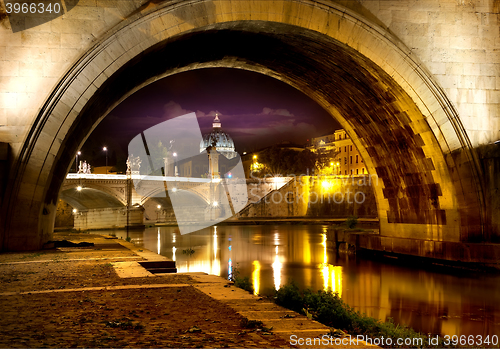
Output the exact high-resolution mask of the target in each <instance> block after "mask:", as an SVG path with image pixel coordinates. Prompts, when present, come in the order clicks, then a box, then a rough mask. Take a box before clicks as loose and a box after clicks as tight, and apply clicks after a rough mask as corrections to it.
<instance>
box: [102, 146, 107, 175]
mask: <svg viewBox="0 0 500 349" xmlns="http://www.w3.org/2000/svg"><path fill="white" fill-rule="evenodd" d="M102 150H104V152H105V153H106V174H108V148H107V147H104V148H102Z"/></svg>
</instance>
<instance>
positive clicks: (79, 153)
mask: <svg viewBox="0 0 500 349" xmlns="http://www.w3.org/2000/svg"><path fill="white" fill-rule="evenodd" d="M79 155H82V152H81V151H77V152H76V163H75V172H76V173H78V156H79Z"/></svg>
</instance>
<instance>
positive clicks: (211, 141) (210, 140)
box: [200, 113, 237, 159]
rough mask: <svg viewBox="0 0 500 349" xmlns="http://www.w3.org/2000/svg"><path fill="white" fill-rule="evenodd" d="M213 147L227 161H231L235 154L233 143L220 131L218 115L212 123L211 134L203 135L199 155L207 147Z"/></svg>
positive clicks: (229, 137)
mask: <svg viewBox="0 0 500 349" xmlns="http://www.w3.org/2000/svg"><path fill="white" fill-rule="evenodd" d="M212 145H215V149H216V150H217V152H219V153H220V154H222V155H224V156H225V157H226V158H227V159H233V158H235V157H236V155H237V153H236V152H235V151H234V142H233V139H232V138H231V136H229V135H228V134H227V133H226V132H224V131H223V130H222V127H221V122H220V119H219V114H218V113H216V114H215V119H214V121H213V123H212V132H210V133H207V134H205V135H203V140H202V141H201V142H200V153H202V152H204V151H205V150H206V149H207V148H208V147H209V146H212Z"/></svg>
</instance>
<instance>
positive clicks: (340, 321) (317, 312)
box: [276, 282, 443, 347]
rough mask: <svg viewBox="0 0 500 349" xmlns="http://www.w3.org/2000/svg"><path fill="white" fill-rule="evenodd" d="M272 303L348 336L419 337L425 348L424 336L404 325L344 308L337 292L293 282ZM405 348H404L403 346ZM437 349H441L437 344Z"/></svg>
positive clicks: (279, 291) (280, 290)
mask: <svg viewBox="0 0 500 349" xmlns="http://www.w3.org/2000/svg"><path fill="white" fill-rule="evenodd" d="M276 303H277V304H278V305H281V306H283V307H285V308H288V309H291V310H295V311H297V312H299V313H302V314H304V315H306V316H308V317H309V318H312V319H314V320H316V321H318V322H321V323H322V324H324V325H327V326H330V327H332V328H335V329H340V330H341V331H345V332H347V333H349V334H350V335H352V336H357V335H365V336H369V337H371V338H375V337H378V338H381V337H382V336H383V337H384V338H392V339H393V345H392V346H391V347H394V344H395V342H396V339H397V338H412V339H413V338H422V341H423V343H424V347H427V346H428V344H429V343H427V336H425V335H423V334H421V333H418V332H416V331H414V330H413V329H411V328H408V327H406V326H400V325H397V324H395V323H394V322H393V321H392V319H390V320H389V321H386V322H382V321H380V320H377V319H374V318H372V317H368V316H366V315H365V314H360V313H359V312H357V311H355V310H354V309H353V308H351V307H350V306H349V305H347V304H346V303H345V302H344V301H343V300H342V299H341V298H340V297H339V295H338V294H337V293H332V292H331V291H329V292H325V291H318V292H313V291H311V290H305V291H300V290H299V288H298V287H297V285H295V284H294V283H293V282H292V283H289V284H287V285H285V286H282V287H281V288H280V289H279V290H278V291H277V292H276ZM405 347H407V346H405ZM439 347H443V344H442V343H440V345H439Z"/></svg>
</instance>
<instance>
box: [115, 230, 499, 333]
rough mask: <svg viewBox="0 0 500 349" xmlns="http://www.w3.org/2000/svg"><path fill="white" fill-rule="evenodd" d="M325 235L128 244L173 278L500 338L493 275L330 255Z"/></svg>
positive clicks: (156, 234) (154, 234) (153, 234)
mask: <svg viewBox="0 0 500 349" xmlns="http://www.w3.org/2000/svg"><path fill="white" fill-rule="evenodd" d="M326 231H327V227H326V226H320V225H238V226H236V225H235V226H229V225H222V226H214V227H210V228H206V229H204V230H201V231H198V232H195V233H191V234H188V235H180V234H179V230H178V229H177V228H175V227H155V228H147V229H145V230H144V231H143V232H137V231H133V232H132V231H131V232H130V237H131V238H132V241H133V242H134V243H136V244H142V245H143V246H144V247H145V248H147V249H149V250H151V251H155V252H157V253H159V254H161V255H164V256H166V257H168V258H171V259H173V260H175V261H176V264H177V268H178V272H206V273H209V274H215V275H220V276H223V277H226V278H227V277H228V274H229V273H231V272H234V271H235V270H237V272H238V273H239V275H241V276H248V277H250V279H251V280H252V282H253V285H254V288H255V291H256V293H261V294H266V293H267V294H268V293H270V292H272V290H273V288H279V287H280V286H281V285H283V284H285V283H286V282H287V281H289V280H293V281H294V282H295V283H296V284H297V285H298V286H299V287H301V288H311V289H313V290H320V289H325V290H326V289H332V290H333V291H334V292H338V293H339V295H340V296H341V297H342V299H343V300H344V301H345V302H346V303H347V304H349V305H350V306H352V307H354V308H355V309H356V310H359V311H361V312H362V313H366V314H367V315H369V316H372V317H375V318H378V319H382V320H387V319H388V318H393V319H394V321H395V322H396V323H399V324H404V325H408V326H410V327H412V328H414V329H415V330H417V331H420V332H423V333H432V334H434V335H436V334H440V335H483V336H486V335H495V334H496V335H499V334H500V274H488V273H479V272H470V271H463V270H452V269H449V268H447V269H439V268H437V267H435V268H432V269H431V268H428V267H427V268H426V269H422V267H418V266H412V265H407V264H406V265H402V264H400V262H399V261H398V260H394V261H387V260H373V259H367V258H361V257H359V256H347V255H337V254H336V253H335V252H333V251H330V250H328V249H327V234H326ZM124 233H125V232H124V231H118V232H116V235H117V236H120V237H123V238H125V236H126V235H125V236H124V235H123V234H124Z"/></svg>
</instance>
